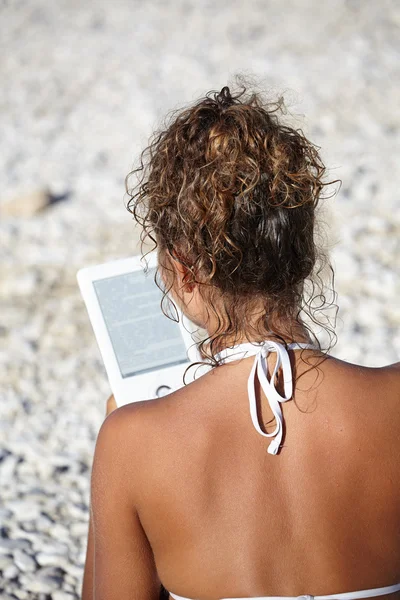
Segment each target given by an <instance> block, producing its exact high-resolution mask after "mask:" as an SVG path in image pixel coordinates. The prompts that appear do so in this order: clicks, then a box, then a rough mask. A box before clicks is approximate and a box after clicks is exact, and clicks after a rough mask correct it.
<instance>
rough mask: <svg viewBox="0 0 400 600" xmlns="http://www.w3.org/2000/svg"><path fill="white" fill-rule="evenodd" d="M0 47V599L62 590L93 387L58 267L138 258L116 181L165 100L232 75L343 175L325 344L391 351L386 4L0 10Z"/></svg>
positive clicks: (97, 398)
mask: <svg viewBox="0 0 400 600" xmlns="http://www.w3.org/2000/svg"><path fill="white" fill-rule="evenodd" d="M0 49H1V54H0V57H1V58H0V76H1V82H2V85H1V96H0V98H1V112H0V128H1V146H2V151H1V155H0V176H1V189H0V216H1V224H0V258H1V260H0V269H1V273H0V380H1V387H0V393H1V417H0V496H1V502H0V533H1V536H0V593H1V598H2V599H3V600H9V599H10V598H13V599H14V598H19V599H21V600H24V599H28V598H29V599H30V598H34V599H36V598H37V599H38V600H67V599H70V600H71V599H73V598H78V597H79V594H80V589H81V582H82V575H83V564H84V559H85V551H86V540H87V523H88V504H89V484H90V469H91V464H92V457H93V450H94V444H95V439H96V436H97V433H98V430H99V428H100V425H101V423H102V421H103V419H104V413H105V401H106V399H107V397H108V396H109V394H110V388H109V385H108V381H107V378H106V374H105V370H104V367H103V363H102V361H101V358H100V354H99V351H98V348H97V345H96V342H95V338H94V335H93V331H92V329H91V326H90V323H89V320H88V316H87V312H86V308H85V306H84V304H83V300H82V298H81V296H80V293H79V290H78V285H77V282H76V272H77V270H78V269H79V268H81V267H83V266H87V265H90V264H97V263H100V262H104V261H108V260H112V259H116V258H123V257H126V256H129V255H131V254H134V253H137V251H138V249H137V233H138V232H137V230H135V226H134V222H133V220H132V216H131V215H130V214H129V212H128V211H127V210H126V208H125V201H126V197H125V188H124V178H125V176H126V174H127V173H128V172H129V170H130V169H131V167H132V164H133V163H135V162H136V161H137V159H138V155H139V152H140V150H141V149H142V148H144V147H145V145H147V141H148V138H149V136H150V134H151V133H152V131H153V129H154V128H156V127H157V126H158V125H159V124H160V123H161V120H162V118H163V117H164V115H165V114H166V113H167V112H168V111H170V110H172V109H175V108H179V107H181V106H184V105H186V104H187V103H190V102H193V101H195V100H196V99H198V98H199V97H201V96H203V95H204V94H205V93H206V92H207V91H209V90H212V89H215V90H220V89H221V88H222V87H223V86H224V85H227V84H229V83H230V82H231V81H232V80H233V77H234V75H235V74H236V73H237V72H241V73H244V74H246V73H249V74H253V75H254V76H256V77H257V78H258V81H259V82H261V87H262V88H263V89H265V90H266V91H267V92H268V93H269V95H270V96H271V97H272V99H277V98H278V96H279V95H280V94H282V93H283V95H284V99H285V102H286V105H287V106H288V109H289V110H290V112H291V114H292V115H294V117H295V124H296V126H297V127H300V128H302V130H303V131H304V133H305V134H306V135H307V137H309V139H310V140H311V141H312V142H314V143H315V144H317V145H318V146H320V147H321V150H320V153H321V156H322V159H323V161H324V162H325V164H326V166H327V168H328V172H327V177H328V178H329V179H341V180H342V182H343V183H342V187H341V189H340V190H339V192H338V194H337V195H336V196H335V197H334V198H332V199H331V200H328V201H327V205H329V212H328V213H326V215H327V216H326V222H327V226H328V230H329V232H328V233H329V244H330V248H331V258H332V263H333V266H334V268H335V287H336V291H337V292H338V304H339V307H340V310H339V318H338V322H337V329H336V332H337V335H338V343H337V344H336V346H335V347H334V348H333V350H332V351H331V353H332V354H333V355H335V356H338V357H339V358H342V359H343V360H348V361H352V362H357V363H359V364H363V365H368V366H371V367H379V366H382V365H384V364H388V363H391V362H396V361H398V360H400V358H399V356H400V307H399V296H400V287H399V256H400V252H399V250H400V248H399V233H400V211H399V208H400V193H399V187H400V185H399V184H400V170H399V169H398V168H396V167H397V163H398V157H399V145H400V130H399V125H400V112H399V104H400V102H399V101H400V95H399V89H400V88H399V84H400V70H399V65H400V4H399V2H397V1H396V0H392V1H391V0H381V1H380V2H379V3H378V2H375V1H373V0H347V1H346V0H332V1H331V2H329V3H324V2H320V1H318V0H280V1H277V0H260V1H258V2H256V1H254V2H251V1H245V0H236V1H235V0H230V1H229V2H226V1H225V0H221V1H217V2H210V1H208V0H198V1H197V2H194V1H193V0H187V1H182V0H175V1H174V2H173V3H172V2H171V3H166V2H161V1H148V2H144V1H142V2H140V1H138V0H114V1H113V2H112V3H106V2H101V1H97V2H96V1H94V0H93V1H89V2H78V1H77V0H58V1H57V2H50V1H49V0H47V1H46V0H37V1H35V2H33V1H32V2H29V1H24V0H14V1H13V2H11V1H9V2H5V1H3V2H2V3H1V9H0ZM332 191H333V189H332Z"/></svg>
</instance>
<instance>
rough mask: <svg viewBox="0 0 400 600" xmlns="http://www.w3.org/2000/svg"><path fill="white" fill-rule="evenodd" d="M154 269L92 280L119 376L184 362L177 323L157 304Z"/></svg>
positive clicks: (183, 348) (160, 297)
mask: <svg viewBox="0 0 400 600" xmlns="http://www.w3.org/2000/svg"><path fill="white" fill-rule="evenodd" d="M154 273H155V269H149V270H148V272H147V273H144V272H143V271H140V270H139V271H133V272H130V273H123V274H121V275H114V276H112V277H106V278H104V279H98V280H96V281H93V286H94V290H95V292H96V295H97V299H98V302H99V306H100V309H101V311H102V314H103V318H104V322H105V324H106V327H107V331H108V334H109V336H110V340H111V343H112V346H113V349H114V352H115V356H116V359H117V362H118V366H119V369H120V371H121V377H123V378H125V377H132V376H133V375H138V374H140V373H146V372H149V371H154V370H158V369H161V368H164V367H170V366H173V365H178V364H181V363H185V362H188V356H187V351H186V347H185V344H184V341H183V338H182V335H181V332H180V328H179V325H178V324H177V323H176V322H174V321H172V320H171V319H168V318H167V317H166V316H165V315H164V314H163V312H162V311H161V308H160V302H161V299H162V292H161V290H160V289H159V288H158V287H157V285H156V284H155V282H154Z"/></svg>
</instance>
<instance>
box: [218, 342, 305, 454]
mask: <svg viewBox="0 0 400 600" xmlns="http://www.w3.org/2000/svg"><path fill="white" fill-rule="evenodd" d="M288 347H289V348H315V346H314V345H313V344H304V343H298V342H294V343H292V344H288ZM270 352H276V353H277V357H276V363H275V367H274V370H273V373H272V375H271V378H270V379H268V369H267V365H266V361H265V360H264V359H266V358H267V357H268V355H269V354H270ZM252 354H255V355H256V356H255V359H254V363H253V366H252V368H251V371H250V375H249V378H248V380H247V390H248V395H249V404H250V416H251V420H252V422H253V425H254V427H255V429H256V430H257V431H258V433H260V434H261V435H263V436H264V437H274V439H273V440H272V441H271V443H270V445H269V446H268V453H269V454H273V455H275V454H278V452H279V447H280V445H281V442H282V436H283V416H282V410H281V407H280V404H281V403H282V402H287V400H290V399H291V397H292V395H293V377H292V367H291V364H290V358H289V354H288V352H287V350H286V348H285V346H284V345H283V344H281V343H280V342H274V341H272V340H265V342H263V343H261V344H251V343H243V344H237V345H236V346H233V347H231V348H225V349H224V350H222V351H221V352H219V353H218V354H217V358H218V359H222V362H230V361H233V360H239V358H244V357H246V356H251V355H252ZM238 355H243V356H238ZM279 368H282V375H283V390H284V395H283V396H281V394H279V392H278V391H277V389H276V388H275V378H276V375H277V373H278V369H279ZM256 376H257V377H258V381H259V382H260V386H261V388H262V390H263V392H264V394H265V395H266V397H267V400H268V403H269V405H270V408H271V410H272V412H273V415H274V417H275V421H276V427H275V430H274V431H273V432H272V433H265V431H263V430H262V429H261V427H260V424H259V421H258V416H257V403H256V391H255V379H256Z"/></svg>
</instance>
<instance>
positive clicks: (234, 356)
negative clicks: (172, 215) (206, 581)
mask: <svg viewBox="0 0 400 600" xmlns="http://www.w3.org/2000/svg"><path fill="white" fill-rule="evenodd" d="M288 348H291V349H293V350H296V349H300V348H313V349H315V348H317V346H316V345H315V344H305V343H298V342H294V343H292V344H288ZM270 352H276V353H277V360H276V364H275V367H274V372H273V373H272V376H271V379H268V374H267V373H268V371H267V366H266V361H265V360H263V359H265V358H267V356H268V354H269V353H270ZM254 354H255V355H256V357H255V359H254V363H253V367H252V369H251V371H250V375H249V379H248V382H247V389H248V394H249V403H250V416H251V420H252V421H253V425H254V427H255V428H256V430H257V431H258V433H260V434H261V435H264V436H265V437H274V436H275V437H274V439H273V440H272V442H271V443H270V445H269V446H268V452H269V454H277V453H278V452H279V447H280V444H281V441H282V435H283V416H282V410H281V407H280V402H286V401H287V400H290V399H291V397H292V395H293V377H292V368H291V364H290V358H289V355H288V352H287V350H286V348H285V346H284V345H283V344H281V343H280V342H273V341H272V340H265V342H262V343H260V344H258V343H250V342H249V343H247V342H246V343H243V344H237V345H235V346H232V347H231V348H225V349H224V350H222V351H221V352H219V353H218V354H217V355H216V358H217V359H218V360H219V361H220V362H221V363H222V364H224V363H226V362H231V361H234V360H239V359H241V358H245V357H247V356H252V355H254ZM279 367H282V374H283V382H284V396H281V395H280V394H279V392H278V391H277V390H276V388H275V376H276V373H277V372H278V369H279ZM256 375H257V377H258V380H259V382H260V385H261V387H262V389H263V391H264V393H265V395H266V397H267V399H268V403H269V405H270V407H271V410H272V412H273V413H274V416H275V419H276V428H275V431H273V432H272V433H265V432H264V431H262V429H261V427H260V424H259V421H258V416H257V405H256V392H255V378H256ZM399 590H400V583H396V584H394V585H388V586H386V587H380V588H372V589H370V590H360V591H357V592H344V593H341V594H328V595H325V596H312V595H311V594H302V595H301V596H253V597H248V598H243V597H242V598H220V599H219V600H358V599H359V598H369V597H373V596H383V595H384V594H391V593H394V592H397V591H399ZM169 594H170V595H171V596H172V598H175V600H192V598H186V597H185V596H178V595H177V594H174V593H172V592H169Z"/></svg>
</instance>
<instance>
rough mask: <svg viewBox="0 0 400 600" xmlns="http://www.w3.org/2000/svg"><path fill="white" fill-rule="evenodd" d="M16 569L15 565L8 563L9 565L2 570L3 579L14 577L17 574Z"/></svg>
mask: <svg viewBox="0 0 400 600" xmlns="http://www.w3.org/2000/svg"><path fill="white" fill-rule="evenodd" d="M18 573H19V571H18V569H17V567H16V566H15V565H10V566H9V567H7V568H5V569H4V570H3V577H4V578H5V579H14V577H17V576H18Z"/></svg>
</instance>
